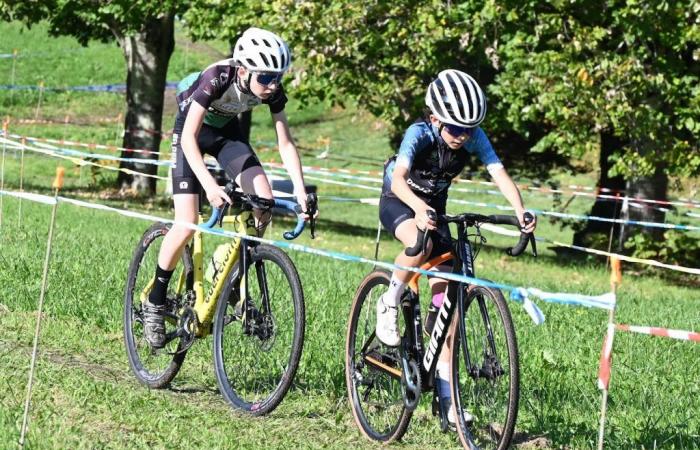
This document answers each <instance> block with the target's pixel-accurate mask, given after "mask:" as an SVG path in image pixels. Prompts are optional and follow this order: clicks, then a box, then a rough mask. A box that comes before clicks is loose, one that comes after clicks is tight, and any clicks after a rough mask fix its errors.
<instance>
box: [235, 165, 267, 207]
mask: <svg viewBox="0 0 700 450" xmlns="http://www.w3.org/2000/svg"><path fill="white" fill-rule="evenodd" d="M234 181H235V182H236V184H237V185H239V186H240V187H241V189H242V190H243V192H245V193H246V194H255V195H257V196H259V197H264V198H269V199H271V198H272V188H271V187H270V181H269V180H268V179H267V175H265V171H264V170H263V168H262V167H260V166H252V167H249V168H247V169H245V170H244V171H243V172H241V173H240V174H239V175H238V176H237V177H236V178H235V180H234Z"/></svg>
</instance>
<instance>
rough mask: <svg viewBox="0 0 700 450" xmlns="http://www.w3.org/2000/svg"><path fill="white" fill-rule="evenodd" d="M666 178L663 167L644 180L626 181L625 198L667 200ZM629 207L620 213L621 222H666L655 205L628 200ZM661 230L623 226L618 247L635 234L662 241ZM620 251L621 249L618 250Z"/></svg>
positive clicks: (663, 213)
mask: <svg viewBox="0 0 700 450" xmlns="http://www.w3.org/2000/svg"><path fill="white" fill-rule="evenodd" d="M667 193H668V176H667V175H666V170H665V167H657V169H656V173H654V175H652V176H650V177H646V178H634V179H632V180H628V181H627V196H628V197H640V198H648V199H655V200H667V198H666V195H667ZM629 202H630V205H629V206H628V207H627V208H625V209H624V210H623V211H622V215H621V218H622V219H623V220H635V221H644V222H660V223H663V222H665V220H666V213H665V212H664V211H661V210H659V209H658V208H656V205H653V204H651V203H645V202H635V201H634V200H630V201H629ZM664 231H666V230H665V229H663V228H650V227H640V226H637V225H635V226H624V227H623V228H622V236H621V238H620V247H622V244H623V243H624V242H625V241H626V240H627V239H629V238H630V237H631V236H632V235H634V234H635V233H639V232H642V233H647V234H649V235H651V236H652V237H653V238H654V239H656V240H663V239H664ZM620 250H622V248H620Z"/></svg>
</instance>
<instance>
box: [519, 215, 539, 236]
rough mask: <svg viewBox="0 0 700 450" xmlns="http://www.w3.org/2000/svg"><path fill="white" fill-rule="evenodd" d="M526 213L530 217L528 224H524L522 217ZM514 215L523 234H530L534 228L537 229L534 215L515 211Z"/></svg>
mask: <svg viewBox="0 0 700 450" xmlns="http://www.w3.org/2000/svg"><path fill="white" fill-rule="evenodd" d="M526 212H527V213H529V214H530V216H531V217H532V221H530V222H529V223H526V220H525V217H524V216H525V213H526ZM516 214H517V216H518V221H519V222H520V231H524V232H525V233H532V232H534V231H535V228H537V216H535V213H533V212H530V211H517V212H516Z"/></svg>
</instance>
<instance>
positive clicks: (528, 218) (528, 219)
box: [523, 211, 537, 256]
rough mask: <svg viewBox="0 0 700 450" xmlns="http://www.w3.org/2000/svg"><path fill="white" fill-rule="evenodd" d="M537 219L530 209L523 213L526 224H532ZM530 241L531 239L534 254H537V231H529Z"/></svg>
mask: <svg viewBox="0 0 700 450" xmlns="http://www.w3.org/2000/svg"><path fill="white" fill-rule="evenodd" d="M534 220H535V216H534V215H532V213H531V212H530V211H526V212H525V214H524V215H523V221H524V222H525V223H526V224H530V223H531V222H533V221H534ZM529 234H530V237H529V241H530V246H531V247H532V254H533V256H537V244H535V233H534V232H533V233H529Z"/></svg>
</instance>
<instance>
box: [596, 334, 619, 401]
mask: <svg viewBox="0 0 700 450" xmlns="http://www.w3.org/2000/svg"><path fill="white" fill-rule="evenodd" d="M614 337H615V324H612V323H609V324H608V330H607V331H606V333H605V337H604V338H603V348H602V349H601V351H600V362H599V363H598V389H601V390H604V391H607V390H608V387H609V386H610V371H611V368H612V348H613V339H614Z"/></svg>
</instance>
